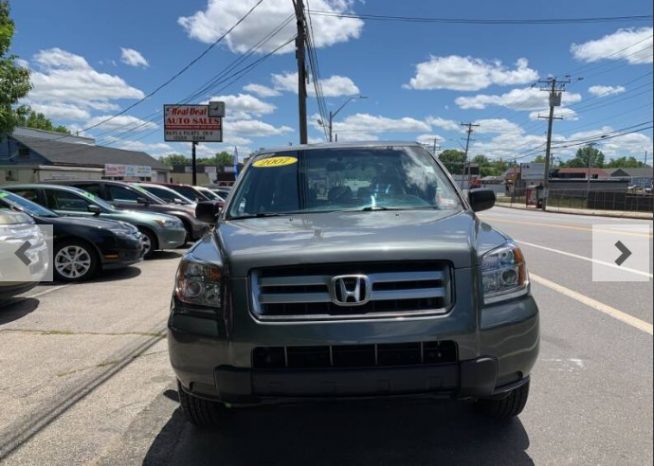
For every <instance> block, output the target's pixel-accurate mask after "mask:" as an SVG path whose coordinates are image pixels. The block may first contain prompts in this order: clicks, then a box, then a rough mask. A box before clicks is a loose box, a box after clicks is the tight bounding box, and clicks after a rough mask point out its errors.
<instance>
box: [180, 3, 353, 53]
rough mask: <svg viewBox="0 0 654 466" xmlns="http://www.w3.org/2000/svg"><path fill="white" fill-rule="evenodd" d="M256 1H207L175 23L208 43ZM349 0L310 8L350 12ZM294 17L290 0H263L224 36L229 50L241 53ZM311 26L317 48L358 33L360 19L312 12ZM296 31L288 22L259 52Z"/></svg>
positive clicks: (285, 50) (287, 49)
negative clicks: (313, 13)
mask: <svg viewBox="0 0 654 466" xmlns="http://www.w3.org/2000/svg"><path fill="white" fill-rule="evenodd" d="M255 2H256V0H239V1H228V2H225V1H220V0H208V3H207V7H206V9H205V10H202V11H197V12H196V13H194V14H193V15H191V16H185V17H181V18H179V19H178V20H177V22H178V23H179V24H180V25H181V26H182V27H183V28H184V30H185V31H186V33H187V34H188V35H189V37H190V38H192V39H197V40H199V41H201V42H205V43H211V42H214V41H215V40H216V39H218V38H219V37H220V36H221V35H222V34H224V33H225V32H227V30H228V29H229V28H231V27H232V26H233V25H234V24H235V23H236V22H237V21H238V20H239V19H240V18H241V17H243V16H245V14H247V12H248V11H249V10H250V9H251V8H252V7H253V6H254V4H255ZM352 3H353V1H352V0H312V1H311V9H312V10H316V11H326V12H334V13H348V12H351V11H352V10H351V6H352ZM291 16H294V10H293V2H291V1H290V0H266V1H265V2H263V3H262V4H261V5H259V6H258V7H257V8H256V9H255V10H254V11H253V12H252V14H250V15H249V16H248V17H247V18H246V19H245V20H244V21H243V22H242V23H241V24H239V25H238V26H237V27H236V28H235V29H234V30H233V31H232V32H231V33H229V34H228V35H227V37H226V39H225V41H226V43H227V46H228V47H229V49H230V50H231V51H232V52H237V53H244V52H246V51H247V50H249V49H250V48H251V47H253V46H254V45H256V44H257V43H258V42H259V41H261V40H262V39H263V38H264V37H265V36H267V35H268V34H269V33H270V32H271V31H272V30H274V29H275V28H276V27H277V26H278V25H280V24H281V23H282V22H283V21H285V20H286V19H287V18H288V17H291ZM311 19H312V25H313V32H314V45H315V46H316V47H318V48H320V47H327V46H330V45H333V44H338V43H342V42H347V41H348V40H350V39H356V38H358V37H359V35H360V34H361V30H362V28H363V21H361V20H360V19H357V18H339V17H336V16H323V15H313V16H312V18H311ZM295 32H296V25H295V21H294V20H291V21H289V22H288V23H287V24H286V25H285V26H284V28H283V29H282V30H281V31H280V32H279V33H278V34H276V35H275V36H274V37H273V38H272V39H270V40H269V41H268V42H266V43H265V44H264V45H263V46H262V47H261V48H259V49H257V52H259V53H267V52H271V51H272V50H274V49H275V48H277V47H279V46H280V45H282V44H283V43H284V42H286V41H287V40H288V39H289V38H291V37H293V35H294V34H295ZM294 50H295V47H294V45H293V43H291V44H289V45H287V46H286V47H283V48H282V49H281V50H279V52H278V53H291V52H293V51H294Z"/></svg>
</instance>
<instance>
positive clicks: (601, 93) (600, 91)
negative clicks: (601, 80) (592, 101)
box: [588, 86, 626, 97]
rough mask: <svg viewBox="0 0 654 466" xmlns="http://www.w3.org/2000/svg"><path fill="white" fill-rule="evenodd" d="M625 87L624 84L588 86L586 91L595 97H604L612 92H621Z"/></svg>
mask: <svg viewBox="0 0 654 466" xmlns="http://www.w3.org/2000/svg"><path fill="white" fill-rule="evenodd" d="M625 90H626V89H625V88H624V86H590V87H589V88H588V92H590V93H591V94H593V95H594V96H596V97H606V96H608V95H613V94H622V93H623V92H624V91H625Z"/></svg>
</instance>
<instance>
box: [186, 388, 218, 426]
mask: <svg viewBox="0 0 654 466" xmlns="http://www.w3.org/2000/svg"><path fill="white" fill-rule="evenodd" d="M177 393H178V394H179V404H180V405H181V406H182V412H183V413H184V417H185V418H186V420H187V421H188V422H190V423H191V424H193V425H196V426H198V427H212V426H217V425H218V424H219V423H220V420H221V419H222V418H223V417H224V415H225V412H224V411H225V410H226V408H225V406H224V405H223V404H222V403H217V402H215V401H209V400H204V399H202V398H197V397H195V396H193V395H189V394H188V393H186V392H185V391H184V389H183V388H182V384H181V383H180V382H179V381H177Z"/></svg>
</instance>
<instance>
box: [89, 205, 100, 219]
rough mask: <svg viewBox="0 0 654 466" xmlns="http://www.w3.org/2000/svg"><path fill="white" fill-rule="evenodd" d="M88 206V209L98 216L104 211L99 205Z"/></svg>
mask: <svg viewBox="0 0 654 466" xmlns="http://www.w3.org/2000/svg"><path fill="white" fill-rule="evenodd" d="M87 208H88V211H89V212H91V213H92V214H93V215H95V216H96V217H97V216H98V215H100V214H101V213H102V209H101V208H100V206H99V205H96V204H89V206H88V207H87Z"/></svg>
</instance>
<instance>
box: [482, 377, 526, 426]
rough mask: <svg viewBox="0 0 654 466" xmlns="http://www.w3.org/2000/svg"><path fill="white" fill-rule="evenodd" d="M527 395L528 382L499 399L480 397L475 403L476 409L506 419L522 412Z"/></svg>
mask: <svg viewBox="0 0 654 466" xmlns="http://www.w3.org/2000/svg"><path fill="white" fill-rule="evenodd" d="M528 397H529V382H527V383H525V384H524V385H521V386H519V387H518V388H516V389H515V390H513V391H512V392H510V393H509V395H508V396H507V397H505V398H501V399H481V400H478V401H477V402H476V403H475V407H476V408H477V410H478V411H479V412H480V413H482V414H485V415H486V416H490V417H493V418H495V419H500V420H506V419H511V418H512V417H515V416H517V415H518V414H520V413H521V412H522V410H523V409H524V408H525V405H526V404H527V398H528Z"/></svg>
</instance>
